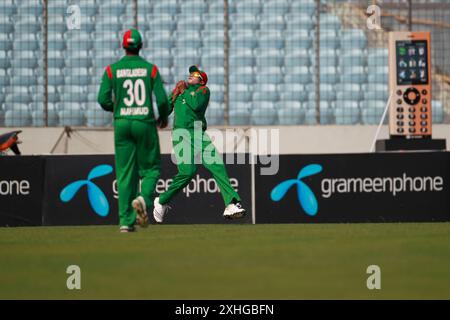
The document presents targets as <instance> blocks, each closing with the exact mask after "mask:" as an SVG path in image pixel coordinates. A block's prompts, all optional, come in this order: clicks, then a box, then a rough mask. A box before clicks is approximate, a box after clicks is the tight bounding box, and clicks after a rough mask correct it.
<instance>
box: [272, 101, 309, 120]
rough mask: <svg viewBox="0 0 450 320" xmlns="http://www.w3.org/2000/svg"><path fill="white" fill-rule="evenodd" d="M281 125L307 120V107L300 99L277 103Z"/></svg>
mask: <svg viewBox="0 0 450 320" xmlns="http://www.w3.org/2000/svg"><path fill="white" fill-rule="evenodd" d="M277 114H278V121H279V124H280V125H299V124H302V123H303V122H304V121H305V109H304V108H303V107H302V105H301V103H300V102H298V101H285V102H280V103H279V104H278V105H277Z"/></svg>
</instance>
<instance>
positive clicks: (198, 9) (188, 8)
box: [180, 0, 208, 16]
mask: <svg viewBox="0 0 450 320" xmlns="http://www.w3.org/2000/svg"><path fill="white" fill-rule="evenodd" d="M180 9H181V13H182V14H186V15H199V16H200V15H202V14H204V13H206V12H207V11H208V4H207V3H206V1H204V0H191V1H186V2H182V3H181V5H180Z"/></svg>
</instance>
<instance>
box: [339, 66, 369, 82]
mask: <svg viewBox="0 0 450 320" xmlns="http://www.w3.org/2000/svg"><path fill="white" fill-rule="evenodd" d="M341 70H342V76H341V82H342V83H366V82H367V72H366V70H365V68H364V67H362V66H348V67H346V68H342V69H341Z"/></svg>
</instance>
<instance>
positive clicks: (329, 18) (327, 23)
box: [320, 13, 341, 30]
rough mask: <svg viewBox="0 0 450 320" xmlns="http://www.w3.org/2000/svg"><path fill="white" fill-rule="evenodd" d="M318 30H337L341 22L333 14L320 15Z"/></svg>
mask: <svg viewBox="0 0 450 320" xmlns="http://www.w3.org/2000/svg"><path fill="white" fill-rule="evenodd" d="M320 28H321V29H324V30H326V29H331V30H339V29H340V28H341V21H340V20H339V18H338V17H337V16H335V15H334V14H331V13H322V14H321V15H320Z"/></svg>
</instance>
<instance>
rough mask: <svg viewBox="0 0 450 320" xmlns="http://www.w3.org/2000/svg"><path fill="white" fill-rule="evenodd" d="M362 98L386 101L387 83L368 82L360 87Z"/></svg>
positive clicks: (387, 96)
mask: <svg viewBox="0 0 450 320" xmlns="http://www.w3.org/2000/svg"><path fill="white" fill-rule="evenodd" d="M362 91H363V95H364V100H383V101H385V102H387V99H388V98H389V89H388V86H387V84H370V85H369V86H366V87H365V88H364V89H362Z"/></svg>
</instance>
